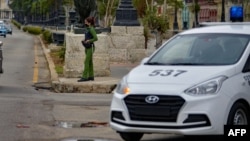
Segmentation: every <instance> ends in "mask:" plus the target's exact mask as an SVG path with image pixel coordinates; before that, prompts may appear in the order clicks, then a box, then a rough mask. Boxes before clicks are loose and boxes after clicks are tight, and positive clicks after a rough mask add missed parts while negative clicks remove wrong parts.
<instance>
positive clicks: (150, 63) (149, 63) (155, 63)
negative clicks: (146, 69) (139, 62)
mask: <svg viewBox="0 0 250 141" xmlns="http://www.w3.org/2000/svg"><path fill="white" fill-rule="evenodd" d="M144 64H145V65H166V64H165V63H159V62H147V63H144Z"/></svg>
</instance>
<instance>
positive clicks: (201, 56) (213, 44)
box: [148, 34, 250, 65]
mask: <svg viewBox="0 0 250 141" xmlns="http://www.w3.org/2000/svg"><path fill="white" fill-rule="evenodd" d="M249 38H250V37H249V36H247V35H238V34H190V35H180V36H177V37H176V38H174V39H172V40H171V41H169V43H167V44H166V45H164V46H163V47H162V48H161V49H160V50H159V51H158V52H157V53H156V54H155V55H154V56H153V57H152V58H151V59H150V60H149V62H148V63H154V64H165V65H229V64H234V63H236V62H237V61H238V60H239V59H240V57H241V56H242V54H243V52H244V50H245V48H246V46H247V44H248V43H249Z"/></svg>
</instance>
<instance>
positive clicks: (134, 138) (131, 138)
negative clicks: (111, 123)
mask: <svg viewBox="0 0 250 141" xmlns="http://www.w3.org/2000/svg"><path fill="white" fill-rule="evenodd" d="M119 134H120V136H121V138H122V139H123V140H124V141H140V140H141V138H142V136H143V133H128V132H119Z"/></svg>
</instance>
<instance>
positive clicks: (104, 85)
mask: <svg viewBox="0 0 250 141" xmlns="http://www.w3.org/2000/svg"><path fill="white" fill-rule="evenodd" d="M39 40H40V42H41V44H42V48H43V52H44V55H45V57H46V60H47V62H48V66H49V70H50V75H51V83H52V84H51V85H52V89H53V90H54V91H55V92H57V93H100V94H102V93H110V94H111V93H112V91H113V89H114V88H115V86H116V84H117V83H118V82H119V81H120V80H121V78H122V77H123V76H124V75H126V74H127V73H128V72H129V71H130V70H131V69H132V68H134V67H135V66H136V65H137V64H138V63H136V64H111V65H110V69H111V70H110V71H111V76H110V77H95V80H94V81H86V82H77V80H78V79H79V78H63V77H62V78H61V77H58V75H57V73H56V71H55V69H54V68H55V65H54V62H53V60H52V58H51V57H50V54H49V52H50V50H49V49H47V48H46V47H45V46H44V44H43V42H42V40H41V39H40V38H39Z"/></svg>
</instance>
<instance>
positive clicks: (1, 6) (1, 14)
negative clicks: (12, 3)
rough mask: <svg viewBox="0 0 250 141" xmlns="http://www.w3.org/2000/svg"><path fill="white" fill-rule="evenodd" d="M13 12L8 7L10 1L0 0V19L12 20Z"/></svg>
mask: <svg viewBox="0 0 250 141" xmlns="http://www.w3.org/2000/svg"><path fill="white" fill-rule="evenodd" d="M12 17H13V15H12V10H11V9H10V8H9V6H8V0H0V19H6V20H9V19H12Z"/></svg>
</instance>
